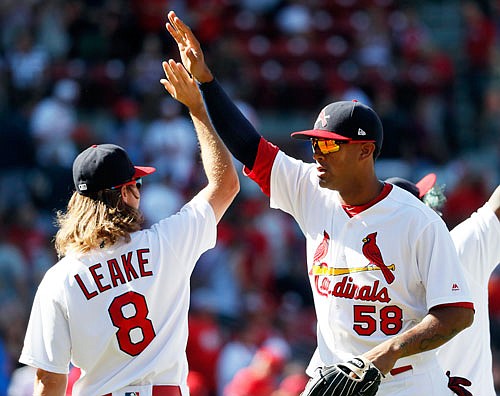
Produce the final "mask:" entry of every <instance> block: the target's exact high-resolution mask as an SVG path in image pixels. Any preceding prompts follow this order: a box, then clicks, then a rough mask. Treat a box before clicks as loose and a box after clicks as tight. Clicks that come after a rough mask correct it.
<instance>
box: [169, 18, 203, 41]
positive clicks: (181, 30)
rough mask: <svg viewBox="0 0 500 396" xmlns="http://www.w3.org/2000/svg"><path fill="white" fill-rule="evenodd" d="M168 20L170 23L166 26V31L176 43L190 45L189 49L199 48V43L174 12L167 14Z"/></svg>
mask: <svg viewBox="0 0 500 396" xmlns="http://www.w3.org/2000/svg"><path fill="white" fill-rule="evenodd" d="M168 20H169V22H170V23H168V24H167V30H168V31H169V33H170V34H171V35H172V37H173V38H174V39H175V40H176V41H177V43H183V44H185V45H187V44H190V45H191V47H195V48H199V47H200V43H199V41H198V39H197V38H196V37H195V35H194V34H193V31H192V30H191V28H190V27H189V26H188V25H186V24H185V23H184V22H183V21H182V20H181V19H180V18H179V17H178V16H177V15H176V13H175V12H174V11H170V12H169V13H168Z"/></svg>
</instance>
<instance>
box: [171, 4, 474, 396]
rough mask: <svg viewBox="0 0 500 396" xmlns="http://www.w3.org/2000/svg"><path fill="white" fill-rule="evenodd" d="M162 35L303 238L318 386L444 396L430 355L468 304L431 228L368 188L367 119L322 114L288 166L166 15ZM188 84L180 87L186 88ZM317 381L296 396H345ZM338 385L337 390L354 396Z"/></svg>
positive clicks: (443, 237)
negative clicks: (306, 146)
mask: <svg viewBox="0 0 500 396" xmlns="http://www.w3.org/2000/svg"><path fill="white" fill-rule="evenodd" d="M166 26H167V30H168V31H169V33H170V34H171V35H172V37H173V38H174V40H175V41H176V42H177V45H178V48H179V51H180V54H181V58H182V61H183V64H184V66H185V67H186V69H187V70H188V71H189V72H190V74H191V75H192V77H193V78H194V79H195V80H196V81H198V82H199V86H200V89H201V91H202V93H203V98H204V102H205V106H206V107H207V109H208V112H209V115H210V118H211V120H212V122H213V124H214V127H215V128H216V131H217V133H218V134H219V135H220V136H221V138H222V140H223V141H224V142H225V143H226V145H227V147H228V148H229V150H230V151H231V152H232V153H233V155H234V156H235V157H236V158H237V159H238V160H239V161H240V162H242V163H243V164H244V165H245V173H246V174H247V175H248V176H249V177H250V178H252V179H253V180H254V181H255V182H257V183H258V184H259V186H260V187H261V189H262V191H263V192H264V193H265V194H267V195H268V196H269V197H270V204H271V207H273V208H279V209H281V210H283V211H285V212H287V213H289V214H290V215H292V216H293V217H294V218H295V220H296V221H297V223H298V225H299V227H300V229H301V230H302V232H303V233H304V235H305V237H306V242H307V271H308V274H309V280H310V285H311V288H312V292H313V297H314V304H315V309H316V316H317V320H318V324H317V342H318V348H317V353H315V354H314V356H313V358H312V359H311V362H310V364H309V367H308V369H307V372H308V374H309V375H310V376H311V377H313V378H317V376H316V374H315V373H316V372H317V371H319V372H320V374H321V373H323V372H325V373H326V372H330V371H327V369H328V368H329V367H323V366H331V365H335V364H338V363H342V367H343V369H345V370H346V371H349V372H351V373H352V375H350V376H348V377H349V378H350V380H352V381H357V380H358V379H360V378H361V379H363V378H364V376H365V373H366V371H365V370H366V369H367V368H368V367H369V371H371V370H372V368H373V367H375V368H376V369H378V370H379V371H380V373H381V374H382V375H380V376H378V378H377V376H374V377H371V378H372V379H373V381H372V382H371V383H370V384H369V387H370V389H371V390H370V392H369V393H368V392H366V393H356V394H357V395H358V394H370V395H372V394H374V393H373V390H375V391H376V387H372V385H373V383H376V382H377V381H380V380H381V383H380V388H379V394H381V395H386V396H387V395H391V396H392V395H394V396H396V395H403V394H404V395H412V396H413V395H415V396H416V395H422V394H425V395H428V396H431V395H449V394H451V391H450V390H449V389H448V387H447V378H446V376H445V374H444V373H443V372H442V370H441V368H440V366H439V365H438V363H437V358H436V351H435V348H437V347H439V346H441V345H443V344H444V343H445V342H447V341H449V340H450V339H451V338H453V337H454V336H455V335H456V334H457V333H458V332H460V331H461V330H463V329H464V328H466V327H468V326H470V324H471V323H472V321H473V315H474V310H473V304H472V301H471V297H470V294H469V290H468V287H467V282H466V280H465V277H464V274H463V272H462V271H461V270H460V268H457V266H456V262H457V260H458V258H457V254H456V251H455V248H454V246H453V242H452V240H451V237H450V235H449V232H448V230H447V228H446V225H445V224H444V222H443V221H442V219H441V218H440V217H439V216H438V215H437V214H436V213H435V212H434V211H433V210H431V209H430V208H428V207H427V206H425V205H424V204H423V203H422V202H421V201H420V200H418V199H417V198H415V197H412V196H410V194H407V193H406V192H404V191H402V190H401V189H396V188H393V186H392V185H391V184H389V183H384V182H382V181H380V180H379V179H378V178H377V176H376V174H375V159H376V158H377V156H378V154H379V152H380V149H381V146H382V140H383V130H382V124H381V122H380V119H379V117H378V115H377V114H376V113H375V112H374V111H373V110H372V109H371V108H369V107H367V106H365V105H363V104H362V103H359V102H357V101H352V102H351V101H343V102H334V103H331V104H329V105H327V106H325V107H324V108H323V109H322V110H321V112H320V113H319V115H318V117H317V120H316V122H315V124H314V128H313V129H312V130H306V131H300V132H295V133H293V134H292V137H294V138H298V139H308V140H309V141H310V142H311V146H312V150H313V159H314V160H315V163H304V162H302V161H299V160H297V159H294V158H292V157H290V156H288V155H286V154H285V153H284V152H283V151H281V150H279V148H278V147H276V146H275V145H273V144H272V143H270V142H268V141H267V140H266V139H264V137H262V136H261V135H260V134H259V133H258V132H257V131H256V130H255V129H254V128H253V126H252V125H251V124H250V123H249V122H248V120H246V119H245V117H244V116H243V115H242V114H241V112H240V111H239V110H238V108H237V107H236V106H235V105H234V103H233V102H232V101H231V100H230V99H229V97H228V96H227V95H226V94H225V92H224V91H223V89H222V87H221V86H220V85H219V84H218V82H217V80H216V79H215V78H214V77H213V75H212V73H211V71H210V70H209V68H208V66H207V65H206V63H205V60H204V55H203V52H202V49H201V48H200V44H199V42H198V40H197V39H196V37H195V36H194V34H193V33H192V31H191V29H190V28H189V27H188V26H187V25H185V24H184V23H183V22H182V21H181V20H180V19H179V18H178V17H177V16H176V14H175V13H174V12H173V11H170V12H169V14H168V23H167V25H166ZM164 66H168V64H167V63H164ZM183 76H184V77H185V75H184V74H183V75H179V79H182V78H183ZM190 81H191V79H190V78H188V80H187V81H186V82H183V86H185V87H186V88H190V89H194V88H192V86H191V85H190V84H189V82H190ZM323 368H324V369H325V370H324V371H322V370H323ZM318 369H319V370H318ZM382 376H383V378H381V377H382ZM319 377H320V378H319V379H318V382H314V384H315V385H313V386H312V387H309V386H308V387H306V389H305V391H304V395H311V394H315V395H316V394H317V395H320V394H324V395H326V394H329V395H337V394H352V393H338V391H336V392H333V391H329V392H322V391H317V389H318V386H320V383H324V382H326V381H324V378H323V377H322V375H320V376H319ZM344 377H345V374H344ZM313 381H316V380H315V379H314V380H313ZM342 381H343V383H342V385H341V387H344V388H347V387H351V388H352V387H354V388H356V389H358V388H357V385H354V386H351V385H348V384H345V382H346V380H345V378H344V379H343V380H342ZM316 385H318V386H316ZM344 385H345V386H344ZM363 392H364V391H363Z"/></svg>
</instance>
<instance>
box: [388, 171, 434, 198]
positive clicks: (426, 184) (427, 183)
mask: <svg viewBox="0 0 500 396" xmlns="http://www.w3.org/2000/svg"><path fill="white" fill-rule="evenodd" d="M436 179H437V176H436V174H435V173H429V174H427V175H425V176H424V177H423V178H422V179H420V180H419V181H418V182H417V183H416V184H415V183H412V182H411V181H409V180H406V179H403V178H402V177H390V178H388V179H386V180H385V182H386V183H391V184H394V185H396V186H398V187H401V188H402V189H404V190H406V191H408V192H410V193H412V194H413V195H414V196H416V197H417V198H418V199H422V198H423V196H424V195H425V194H427V193H428V192H429V191H430V189H431V188H432V187H434V185H435V184H436Z"/></svg>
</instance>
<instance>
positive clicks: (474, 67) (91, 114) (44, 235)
mask: <svg viewBox="0 0 500 396" xmlns="http://www.w3.org/2000/svg"><path fill="white" fill-rule="evenodd" d="M417 3H418V5H417ZM170 9H174V10H176V12H177V14H178V15H179V16H180V17H182V18H183V19H184V20H185V21H186V22H187V23H188V24H189V25H190V26H191V27H192V28H193V29H194V30H195V32H196V35H197V37H198V38H200V40H201V42H202V46H203V48H204V49H205V52H206V56H207V58H208V62H209V64H210V65H211V66H212V70H213V71H214V72H215V73H216V76H217V78H218V79H219V80H220V81H221V82H222V83H223V85H224V86H225V87H226V88H227V89H228V92H230V94H231V95H232V96H233V98H234V99H235V100H237V103H238V105H239V106H240V108H241V110H242V111H243V112H244V113H245V115H246V116H247V117H248V118H249V119H250V120H251V122H252V123H253V124H254V125H255V126H256V127H257V129H258V130H259V131H260V132H261V133H262V134H263V135H264V136H266V137H268V138H269V139H270V140H271V141H273V142H275V143H277V144H279V145H280V147H281V148H282V149H283V150H285V151H286V152H288V153H291V154H295V155H296V156H298V157H300V158H303V159H304V160H306V161H312V158H311V152H310V147H309V146H308V144H307V143H304V144H302V143H299V142H296V141H295V142H292V141H291V139H289V133H290V132H292V131H293V130H296V128H297V126H298V127H299V128H302V129H305V128H307V127H309V126H311V125H312V123H313V122H314V117H315V116H316V114H317V112H318V110H319V109H320V108H321V107H322V106H323V105H324V104H326V103H328V102H331V101H333V100H341V99H348V100H350V99H354V98H355V99H358V100H360V101H361V102H364V103H367V104H368V105H370V106H372V107H373V108H374V109H375V110H376V111H377V112H378V113H379V114H380V116H381V118H382V121H383V124H384V132H385V137H384V145H383V149H382V154H381V157H380V159H379V160H378V164H377V167H378V172H379V175H380V176H381V178H386V177H390V176H401V177H406V178H408V179H411V180H414V181H417V180H418V179H419V178H420V177H421V176H423V175H424V174H425V173H427V172H430V171H432V172H435V173H437V174H438V183H440V184H443V185H445V193H446V195H447V197H448V202H447V205H446V208H445V210H444V212H443V218H444V220H445V221H446V222H447V224H448V225H449V227H453V226H454V225H456V224H457V223H459V222H460V221H462V220H463V219H465V218H466V217H468V216H469V215H470V213H471V212H472V211H474V210H475V209H477V208H478V207H480V206H482V204H483V203H484V202H485V201H486V200H487V198H488V197H489V195H490V193H491V191H492V190H493V188H494V187H495V186H496V185H498V183H499V182H500V161H499V158H500V79H499V77H500V74H499V71H500V68H499V65H500V59H499V55H500V51H499V48H500V47H499V46H498V42H499V41H498V40H499V38H500V37H499V32H500V2H498V1H494V0H491V1H487V0H485V1H482V2H481V1H479V0H477V1H454V0H449V1H446V0H442V1H440V2H433V1H419V2H414V1H396V0H295V1H294V0H289V1H285V0H173V1H169V0H3V1H2V2H1V3H0V21H1V23H0V81H1V82H2V84H0V165H1V166H0V310H1V311H0V396H3V395H7V389H8V387H9V383H14V382H15V383H16V385H15V386H14V385H12V386H11V390H10V391H9V396H14V395H17V396H21V395H24V394H26V395H28V394H31V393H29V391H28V393H22V386H21V385H20V384H21V383H22V382H23V378H30V376H31V373H30V372H29V371H27V370H26V368H22V367H19V365H18V363H17V359H18V357H19V353H20V350H21V346H22V342H23V338H24V332H25V328H26V324H27V319H28V315H29V310H30V308H31V303H32V299H33V296H34V292H35V290H36V287H37V285H38V283H39V281H40V279H41V277H42V276H43V274H44V272H45V271H46V270H47V269H48V268H49V267H50V266H51V265H53V264H54V263H55V262H56V261H57V257H56V255H55V251H54V249H53V247H52V238H53V236H54V233H55V231H56V229H55V226H54V215H55V213H56V211H58V210H63V209H64V205H65V203H66V202H67V199H68V198H69V196H70V194H71V192H72V189H73V184H72V174H71V164H72V161H73V159H74V157H75V156H76V155H77V153H78V152H79V151H81V150H82V149H84V148H86V147H88V146H89V145H91V144H94V143H104V142H112V143H115V144H119V145H121V146H123V147H124V148H126V150H127V151H128V153H130V156H131V158H132V160H133V162H135V163H144V164H147V165H152V166H155V167H156V168H157V169H158V171H157V172H156V173H155V174H154V175H153V176H151V177H149V178H148V179H147V180H145V184H144V187H143V192H142V194H141V208H142V210H143V211H144V214H145V217H146V221H147V224H152V223H154V222H155V221H157V220H158V219H160V218H162V217H165V216H167V215H169V214H171V213H174V212H175V211H176V210H178V209H179V208H180V207H181V205H182V204H183V203H184V202H186V201H187V200H188V199H190V198H191V197H192V195H193V193H194V192H195V191H198V190H199V189H200V186H201V185H203V184H204V183H205V180H204V178H202V177H200V176H199V175H200V174H202V172H201V170H200V169H199V167H200V161H199V158H198V147H197V142H196V137H195V134H194V132H193V126H192V123H191V122H190V119H189V116H188V114H187V113H186V110H185V108H183V106H181V105H180V104H178V103H177V102H175V101H174V100H172V99H171V98H170V97H169V95H168V94H167V93H166V92H165V91H164V89H163V87H162V86H161V85H160V84H159V79H160V78H162V69H161V61H162V60H165V59H168V58H170V57H174V58H176V59H177V58H178V55H177V48H176V47H175V46H174V43H173V40H172V39H171V38H170V36H169V35H168V33H167V32H166V30H165V28H164V25H165V22H166V13H167V11H168V10H170ZM436 14H439V21H440V22H439V24H436V23H435V22H434V23H433V21H435V19H433V18H436ZM238 166H239V167H241V164H238ZM241 183H242V189H241V193H240V194H239V196H238V197H237V199H236V201H235V203H234V204H233V205H232V207H231V208H230V210H229V211H228V213H227V214H226V216H225V217H224V219H223V220H222V222H221V224H220V229H219V234H218V244H217V246H216V247H215V248H214V249H213V250H211V251H209V252H207V253H206V254H204V255H203V256H202V258H201V259H200V261H199V263H198V265H197V267H196V269H195V272H194V274H193V278H192V301H191V306H192V308H191V313H190V338H189V343H188V350H187V352H188V359H189V363H190V368H191V372H190V376H189V382H190V387H191V391H192V395H193V396H249V395H260V396H271V395H272V396H293V395H295V396H296V395H298V394H299V393H300V390H301V389H303V386H304V383H305V380H306V378H305V377H304V368H305V365H306V364H307V362H308V359H309V358H310V356H311V354H312V352H313V351H314V348H315V317H314V311H313V308H312V301H311V295H310V292H309V285H308V280H307V274H306V273H305V272H306V271H305V262H304V258H305V251H304V250H305V244H304V239H303V237H302V235H301V233H300V231H299V230H298V229H297V226H296V225H295V223H294V222H293V220H292V219H291V217H289V216H288V215H286V214H284V213H282V212H279V211H276V210H271V209H269V205H268V201H267V200H266V197H265V196H264V195H263V194H262V193H261V192H260V191H259V190H258V189H257V187H256V186H254V185H253V184H252V182H250V181H248V180H247V179H246V178H244V177H242V178H241ZM499 294H500V273H499V275H497V274H496V273H495V274H494V276H493V278H492V281H491V285H490V296H491V298H490V300H491V301H490V312H491V319H492V350H493V351H494V357H495V367H494V371H495V375H496V377H497V378H496V380H497V382H498V389H499V392H500V297H499V298H496V296H497V295H499ZM85 325H91V324H85ZM17 381H18V382H17ZM499 394H500V393H499Z"/></svg>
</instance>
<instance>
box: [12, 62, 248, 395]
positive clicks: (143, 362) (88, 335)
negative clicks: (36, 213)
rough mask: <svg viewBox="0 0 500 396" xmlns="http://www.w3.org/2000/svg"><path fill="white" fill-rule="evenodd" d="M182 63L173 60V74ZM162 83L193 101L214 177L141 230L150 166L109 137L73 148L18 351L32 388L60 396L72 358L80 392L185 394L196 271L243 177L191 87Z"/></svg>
mask: <svg viewBox="0 0 500 396" xmlns="http://www.w3.org/2000/svg"><path fill="white" fill-rule="evenodd" d="M171 68H173V69H179V70H180V71H182V70H183V67H182V65H180V64H172V65H171ZM181 68H182V70H181ZM179 70H177V71H176V73H173V72H171V69H170V66H169V67H167V68H166V71H167V77H168V78H169V79H170V78H174V79H175V78H176V74H179V73H180V71H179ZM184 72H185V71H184ZM165 87H166V89H167V90H168V92H169V93H170V94H171V95H172V96H173V97H174V98H176V99H177V100H179V101H180V102H182V103H184V104H185V105H186V106H187V107H188V108H189V110H190V114H191V118H192V120H193V123H194V126H195V129H196V133H197V136H198V140H199V143H200V148H201V159H202V163H203V168H204V171H205V174H206V177H207V179H208V183H207V185H206V186H205V187H204V188H203V189H202V190H201V191H200V192H199V193H198V194H197V195H196V196H195V197H194V198H192V199H191V200H190V201H189V202H188V203H186V204H185V205H184V206H183V207H182V208H181V210H180V211H179V212H178V213H176V214H174V215H172V216H170V217H168V218H165V219H163V220H161V221H159V222H158V223H156V224H154V225H152V226H151V228H148V229H142V228H141V225H142V220H143V217H142V215H141V212H140V211H139V203H140V198H141V192H140V187H141V184H142V178H143V177H145V176H148V175H150V174H151V173H153V172H154V171H155V169H154V168H151V167H142V166H134V165H133V164H132V163H131V161H130V159H129V156H128V155H127V153H126V152H125V150H123V149H122V148H121V147H119V146H116V145H114V144H100V145H93V146H91V147H89V148H87V149H86V150H84V151H83V152H81V153H80V154H79V155H78V156H77V158H76V159H75V161H74V163H73V179H74V184H75V189H76V191H75V192H74V193H73V195H72V197H71V199H70V201H69V203H68V206H67V210H66V211H65V213H59V215H58V223H59V227H60V228H59V230H58V232H57V235H56V240H55V246H56V249H57V252H58V254H59V256H60V257H61V259H60V261H59V262H58V263H57V264H55V265H54V266H53V267H52V268H51V269H49V270H48V271H47V273H46V274H45V276H44V278H43V280H42V281H41V283H40V285H39V287H38V290H37V293H36V296H35V299H34V302H33V307H32V311H31V317H30V320H29V324H28V329H27V332H26V338H25V343H24V347H23V350H22V353H21V356H20V359H19V360H20V362H22V363H24V364H27V365H30V366H33V367H35V368H37V371H36V378H35V391H34V395H36V396H39V395H51V396H62V395H65V390H66V383H67V374H68V369H69V364H70V362H71V363H72V364H73V365H75V366H77V367H79V368H80V369H81V377H80V378H79V380H78V381H77V382H76V383H75V385H74V387H73V395H93V396H94V395H110V396H111V395H113V396H118V395H120V396H126V395H141V396H181V395H183V396H186V395H189V390H188V387H187V374H188V362H187V358H186V352H185V349H186V342H187V338H188V323H187V321H188V308H189V295H190V276H191V273H192V271H193V269H194V266H195V263H196V261H197V260H198V258H199V257H200V255H201V254H202V253H203V252H205V251H207V250H208V249H211V248H213V247H214V245H215V243H216V226H217V223H218V222H219V221H220V219H221V217H222V215H223V214H224V213H225V211H226V210H227V208H228V207H229V205H230V204H231V202H232V201H233V199H234V197H235V196H236V194H237V193H238V191H239V181H238V176H237V173H236V171H235V169H234V166H233V160H232V157H231V155H230V153H229V152H228V150H227V149H226V148H225V147H224V145H223V143H222V142H221V140H220V139H219V137H218V136H217V134H216V133H215V132H214V130H213V127H212V125H211V123H210V121H209V118H208V116H207V114H206V111H205V109H204V108H203V106H199V103H200V102H201V95H200V93H199V91H198V88H197V87H196V85H194V86H193V87H192V89H191V90H188V89H185V88H184V89H183V90H182V91H179V90H177V88H176V86H174V85H172V84H170V83H169V80H166V82H165ZM183 92H187V93H189V95H183ZM165 133H169V131H168V130H167V131H165Z"/></svg>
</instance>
